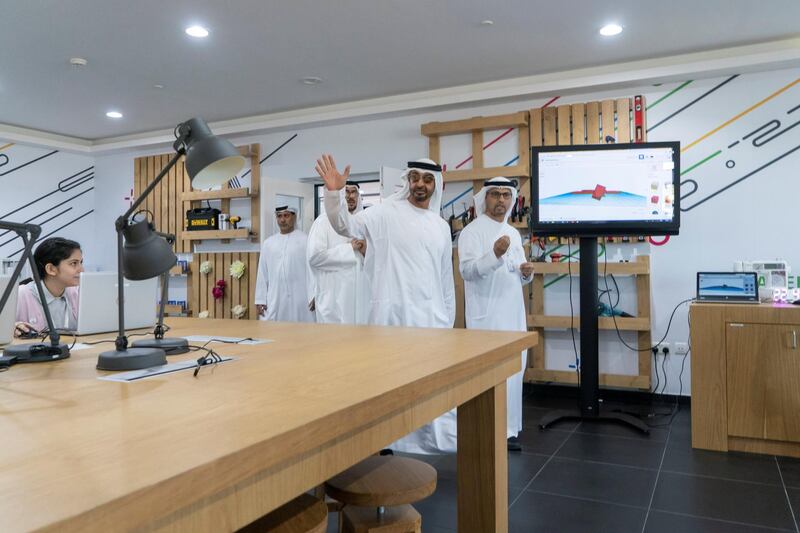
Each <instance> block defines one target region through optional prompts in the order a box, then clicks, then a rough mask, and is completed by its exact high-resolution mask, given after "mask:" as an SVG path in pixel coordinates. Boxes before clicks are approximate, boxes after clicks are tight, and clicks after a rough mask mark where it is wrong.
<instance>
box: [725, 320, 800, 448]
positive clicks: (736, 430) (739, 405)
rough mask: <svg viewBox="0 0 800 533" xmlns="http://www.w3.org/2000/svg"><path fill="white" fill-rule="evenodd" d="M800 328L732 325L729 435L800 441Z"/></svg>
mask: <svg viewBox="0 0 800 533" xmlns="http://www.w3.org/2000/svg"><path fill="white" fill-rule="evenodd" d="M798 330H800V327H796V326H782V325H776V326H770V325H766V324H740V323H730V324H727V331H726V337H725V342H726V344H727V346H728V350H727V355H728V357H727V373H728V380H727V381H728V391H729V394H728V434H729V435H736V436H739V437H754V438H761V439H771V440H789V441H794V442H800V431H798V429H799V428H798V423H797V422H795V420H796V419H797V418H798V416H797V413H798V408H800V401H798V400H800V388H799V387H798V385H800V350H798V349H797V332H798ZM787 413H791V414H792V415H793V416H786V414H787Z"/></svg>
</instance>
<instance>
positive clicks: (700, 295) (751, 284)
mask: <svg viewBox="0 0 800 533" xmlns="http://www.w3.org/2000/svg"><path fill="white" fill-rule="evenodd" d="M697 300H698V301H755V302H757V301H758V279H757V276H756V273H755V272H698V273H697Z"/></svg>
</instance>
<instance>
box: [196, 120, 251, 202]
mask: <svg viewBox="0 0 800 533" xmlns="http://www.w3.org/2000/svg"><path fill="white" fill-rule="evenodd" d="M181 126H182V127H185V128H188V130H189V134H188V136H187V138H186V141H185V142H186V163H185V164H186V171H187V172H188V173H189V178H191V180H192V187H193V188H195V189H207V188H209V187H213V186H215V185H222V184H224V183H226V182H227V181H228V180H230V179H231V178H233V177H234V176H236V174H237V173H238V172H239V171H240V170H242V168H243V167H244V162H245V160H244V157H242V155H241V154H240V153H239V151H238V150H237V149H236V148H235V147H234V146H233V145H232V144H231V143H230V141H227V140H225V139H223V138H221V137H217V136H216V135H214V134H213V133H211V129H210V128H209V127H208V124H206V123H205V122H204V121H203V119H201V118H193V119H190V120H187V121H186V122H184V123H183V124H182V125H181Z"/></svg>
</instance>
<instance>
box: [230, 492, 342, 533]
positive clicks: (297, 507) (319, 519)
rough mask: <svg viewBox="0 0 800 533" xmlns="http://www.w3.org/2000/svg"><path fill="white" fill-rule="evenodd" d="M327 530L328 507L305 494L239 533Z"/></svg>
mask: <svg viewBox="0 0 800 533" xmlns="http://www.w3.org/2000/svg"><path fill="white" fill-rule="evenodd" d="M327 528H328V506H327V505H325V502H323V501H322V500H320V499H319V498H315V497H314V496H311V495H310V494H303V495H302V496H299V497H297V498H295V499H294V500H292V501H290V502H289V503H286V504H284V505H282V506H280V507H278V508H277V509H275V510H274V511H272V512H271V513H269V514H267V515H264V516H262V517H261V518H259V519H258V520H256V521H255V522H252V523H250V524H248V525H246V526H244V527H243V528H242V529H240V530H239V531H238V532H237V533H267V532H269V533H325V530H326V529H327Z"/></svg>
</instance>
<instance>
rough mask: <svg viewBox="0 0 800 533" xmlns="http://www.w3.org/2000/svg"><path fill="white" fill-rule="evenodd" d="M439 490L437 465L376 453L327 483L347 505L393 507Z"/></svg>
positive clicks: (327, 486)
mask: <svg viewBox="0 0 800 533" xmlns="http://www.w3.org/2000/svg"><path fill="white" fill-rule="evenodd" d="M435 490H436V469H435V468H433V467H432V466H431V465H429V464H428V463H425V462H422V461H419V460H417V459H411V458H408V457H397V456H394V455H383V456H379V455H373V456H370V457H368V458H367V459H364V460H363V461H361V462H360V463H358V464H357V465H355V466H353V467H351V468H348V469H347V470H345V471H344V472H342V473H341V474H339V475H338V476H336V477H333V478H331V479H330V480H328V482H327V483H325V491H326V492H327V493H328V495H329V496H330V497H331V498H333V499H335V500H338V501H340V502H342V503H343V504H345V505H358V506H361V507H390V506H393V505H403V504H407V503H414V502H416V501H419V500H422V499H423V498H427V497H428V496H430V495H431V494H433V492H434V491H435Z"/></svg>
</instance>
